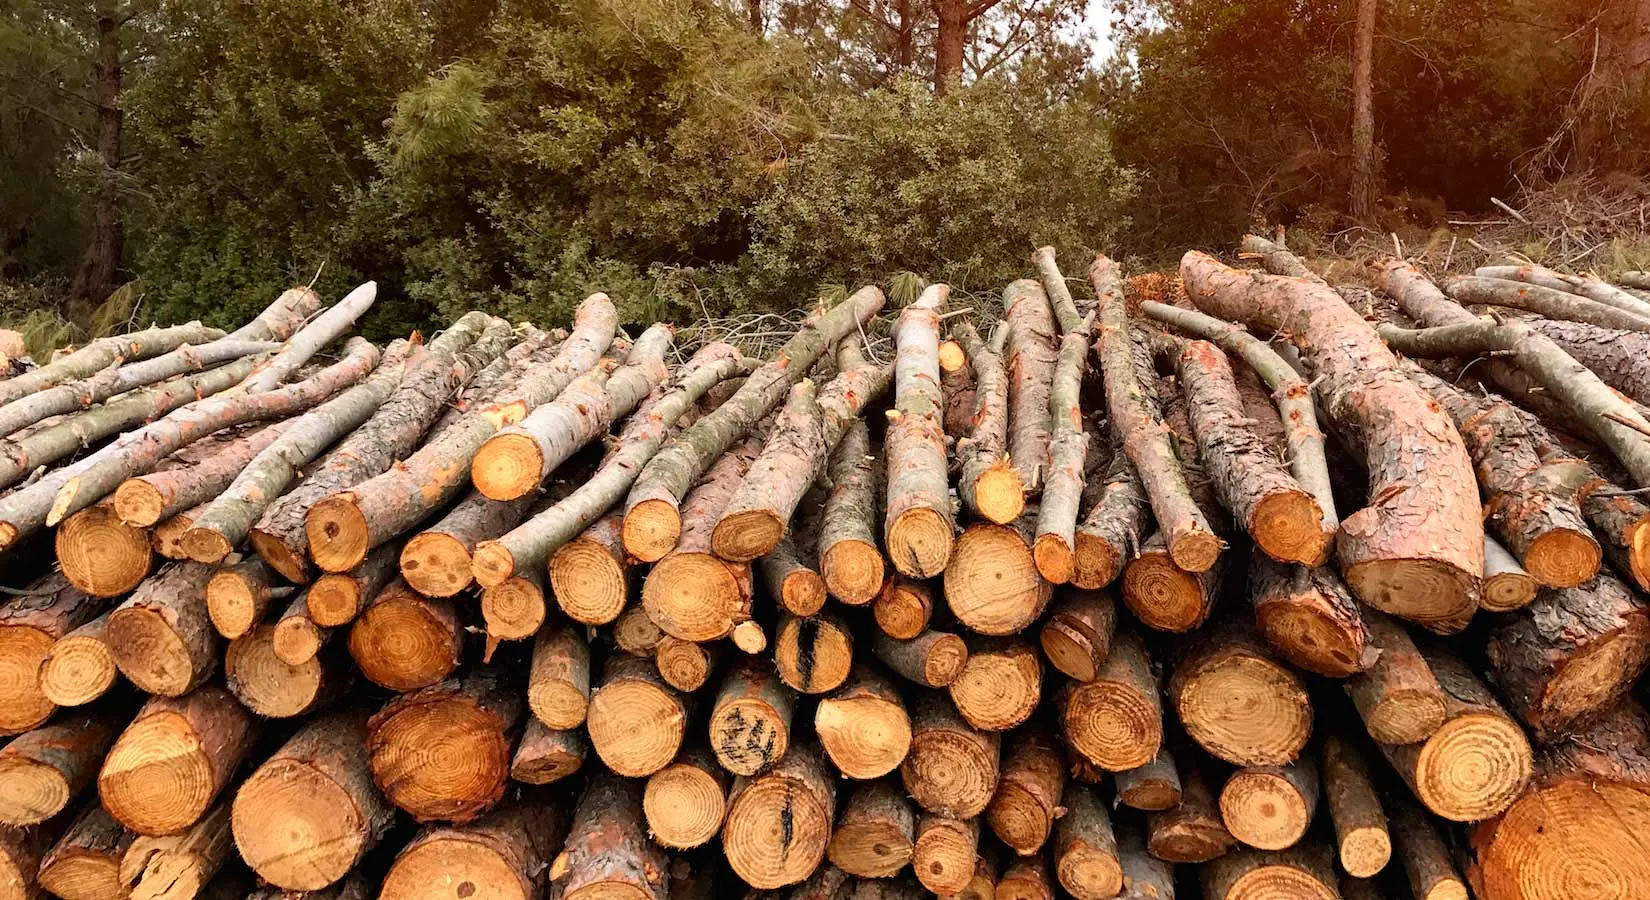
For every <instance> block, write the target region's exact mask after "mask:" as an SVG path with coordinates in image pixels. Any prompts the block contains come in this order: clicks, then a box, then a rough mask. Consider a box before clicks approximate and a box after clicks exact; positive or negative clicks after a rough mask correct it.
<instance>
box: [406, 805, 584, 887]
mask: <svg viewBox="0 0 1650 900" xmlns="http://www.w3.org/2000/svg"><path fill="white" fill-rule="evenodd" d="M567 820H568V816H567V813H566V812H565V811H564V809H563V807H562V806H561V804H559V803H555V802H549V800H548V798H546V797H542V796H540V795H538V794H536V793H532V792H523V793H522V795H521V796H520V797H518V798H517V799H515V800H514V801H513V802H511V803H509V804H507V805H505V806H502V807H500V808H499V809H498V810H497V811H495V812H493V813H490V814H489V815H487V816H486V817H484V818H481V819H478V820H476V821H474V822H470V823H468V824H464V825H454V826H443V827H432V828H428V829H426V830H424V831H423V832H421V833H419V835H418V836H417V837H415V838H413V839H412V841H411V842H409V843H408V844H407V846H406V847H405V848H403V849H402V850H401V853H400V854H399V855H397V856H396V858H395V862H394V863H392V864H391V865H390V870H389V872H387V873H385V875H384V885H383V888H382V889H381V890H380V891H379V893H378V896H379V897H381V898H383V900H438V898H448V897H465V898H475V900H534V898H535V897H541V896H543V895H544V870H545V867H546V866H547V865H549V861H550V859H551V857H552V856H553V855H554V854H555V853H556V852H557V850H558V849H559V848H560V847H561V845H562V840H563V837H564V836H565V835H566V834H567Z"/></svg>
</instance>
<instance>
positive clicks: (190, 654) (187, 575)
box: [104, 563, 220, 697]
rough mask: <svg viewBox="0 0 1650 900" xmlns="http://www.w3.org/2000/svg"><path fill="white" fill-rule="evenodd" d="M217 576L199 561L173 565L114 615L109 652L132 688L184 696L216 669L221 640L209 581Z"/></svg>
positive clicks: (212, 569)
mask: <svg viewBox="0 0 1650 900" xmlns="http://www.w3.org/2000/svg"><path fill="white" fill-rule="evenodd" d="M215 572H217V569H215V568H213V567H211V566H203V565H200V564H199V563H182V564H179V565H175V566H172V567H171V568H169V569H165V570H163V571H161V572H160V573H159V574H157V575H155V576H154V577H152V578H150V579H149V580H148V581H145V582H144V583H143V584H142V585H140V586H139V587H138V589H137V590H136V591H135V592H133V593H132V596H131V597H129V598H127V600H126V602H125V603H122V604H121V605H119V606H117V607H115V611H114V612H112V613H110V614H109V626H108V628H107V630H106V631H105V632H104V637H105V640H107V641H108V643H109V652H111V653H113V654H114V657H115V665H117V666H119V667H120V673H121V674H122V675H125V676H126V677H127V678H128V679H130V680H131V682H132V683H133V684H135V685H137V686H138V687H139V688H142V689H143V690H145V691H148V692H149V693H151V694H159V695H161V696H165V697H179V696H182V695H184V694H187V693H188V692H190V691H191V690H194V689H195V688H196V687H197V686H199V685H200V684H201V683H203V682H204V681H206V679H207V678H208V677H209V676H211V674H212V672H213V671H214V670H216V669H217V667H218V653H219V652H220V651H219V648H218V639H217V637H218V636H217V632H215V631H214V630H213V628H212V620H211V618H210V617H209V616H208V615H207V612H206V583H207V582H208V581H210V580H212V575H213V574H214V573H215Z"/></svg>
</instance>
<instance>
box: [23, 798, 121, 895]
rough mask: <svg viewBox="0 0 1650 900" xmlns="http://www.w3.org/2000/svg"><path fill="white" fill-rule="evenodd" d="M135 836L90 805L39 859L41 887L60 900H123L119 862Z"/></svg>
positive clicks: (100, 807)
mask: <svg viewBox="0 0 1650 900" xmlns="http://www.w3.org/2000/svg"><path fill="white" fill-rule="evenodd" d="M135 837H137V835H135V834H133V833H132V832H130V831H128V830H126V828H125V827H123V826H122V825H121V824H120V823H119V822H116V821H115V820H114V817H112V816H110V815H109V814H108V813H107V812H105V811H104V809H103V807H102V806H101V805H99V804H98V803H95V802H94V803H90V804H88V805H87V807H86V809H85V811H83V812H82V813H80V815H79V816H78V817H76V818H75V820H74V824H73V825H70V826H69V830H68V831H67V832H65V833H64V835H63V837H61V838H59V839H58V841H57V843H56V844H54V845H53V846H52V848H51V850H50V851H49V852H47V853H46V855H45V857H44V858H42V859H41V860H40V876H39V882H40V886H41V887H42V888H45V889H46V890H47V891H50V892H51V893H53V894H55V895H57V896H59V897H62V898H63V900H123V898H124V897H125V896H126V886H125V885H124V884H122V883H121V881H120V860H121V858H122V857H124V856H125V855H126V848H127V847H129V846H131V843H132V840H133V839H134V838H135Z"/></svg>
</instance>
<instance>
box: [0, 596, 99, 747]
mask: <svg viewBox="0 0 1650 900" xmlns="http://www.w3.org/2000/svg"><path fill="white" fill-rule="evenodd" d="M107 605H108V603H107V602H106V601H103V600H101V599H98V598H94V597H92V596H90V595H88V594H86V593H85V592H84V591H82V590H80V589H79V588H77V587H75V586H73V585H71V584H70V583H69V581H68V579H67V578H65V577H64V576H63V575H62V573H56V574H52V575H47V576H45V577H44V578H41V579H40V580H38V581H36V582H34V583H33V584H31V585H29V587H28V588H27V589H26V590H25V591H24V592H23V593H22V594H21V595H20V596H16V597H13V598H11V599H10V600H8V601H6V602H5V603H4V604H0V734H18V733H20V732H24V731H28V730H29V729H31V728H35V727H36V726H39V725H41V724H44V723H45V721H46V720H47V719H48V718H50V717H51V714H52V713H53V712H54V711H55V710H56V708H57V707H56V704H55V703H54V702H53V700H52V699H51V697H50V696H49V695H48V694H47V693H46V692H45V691H44V690H43V689H42V685H41V680H40V677H39V672H40V669H41V665H42V663H43V662H44V661H45V660H46V657H47V655H48V654H49V653H51V652H52V651H53V650H54V649H55V646H54V645H55V644H56V643H57V642H58V641H60V640H62V639H63V638H64V636H66V635H68V634H70V633H71V632H73V631H74V630H75V629H77V628H79V627H81V626H82V625H84V624H85V623H87V622H90V621H91V620H93V619H95V618H97V616H98V615H99V614H101V613H102V612H103V610H104V608H105V607H106V606H107ZM88 699H89V698H88ZM83 702H84V701H83Z"/></svg>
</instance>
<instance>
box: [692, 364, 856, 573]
mask: <svg viewBox="0 0 1650 900" xmlns="http://www.w3.org/2000/svg"><path fill="white" fill-rule="evenodd" d="M826 450H827V447H826V442H825V429H824V422H823V419H822V417H821V413H820V409H819V403H818V399H817V391H816V389H815V387H814V383H813V382H812V381H811V380H809V379H806V378H804V379H803V380H801V381H799V382H797V383H796V384H795V385H792V386H791V392H790V395H789V398H788V399H787V400H786V401H785V405H784V406H783V407H782V408H781V409H780V411H779V415H778V417H777V418H776V419H775V420H774V425H773V430H772V431H771V432H770V433H769V435H768V440H767V442H766V443H764V444H763V446H762V453H761V454H760V455H759V456H757V458H756V460H755V461H754V462H752V463H751V467H750V471H749V472H747V473H746V474H745V477H744V478H743V479H742V480H741V481H740V483H739V486H738V488H737V489H736V490H735V491H734V493H733V496H732V498H730V499H729V500H728V504H727V506H725V507H723V509H722V512H721V515H720V516H719V517H718V519H717V520H716V522H715V527H714V528H713V530H712V532H711V541H710V544H711V549H712V551H714V552H715V553H716V555H717V556H720V557H722V558H723V559H725V560H729V561H731V562H736V563H748V562H751V561H753V560H755V559H756V558H757V557H758V556H762V555H763V554H765V553H767V552H769V551H771V550H772V549H773V548H774V547H775V546H777V545H778V543H779V541H780V539H782V538H783V537H784V536H785V534H786V532H787V531H788V530H789V529H790V522H791V515H792V514H793V513H795V512H796V507H797V504H798V503H801V502H802V495H803V494H805V493H807V491H808V486H809V485H811V484H812V483H813V480H814V477H815V476H816V475H817V474H818V472H819V470H820V469H822V468H823V467H824V465H825V454H826Z"/></svg>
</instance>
